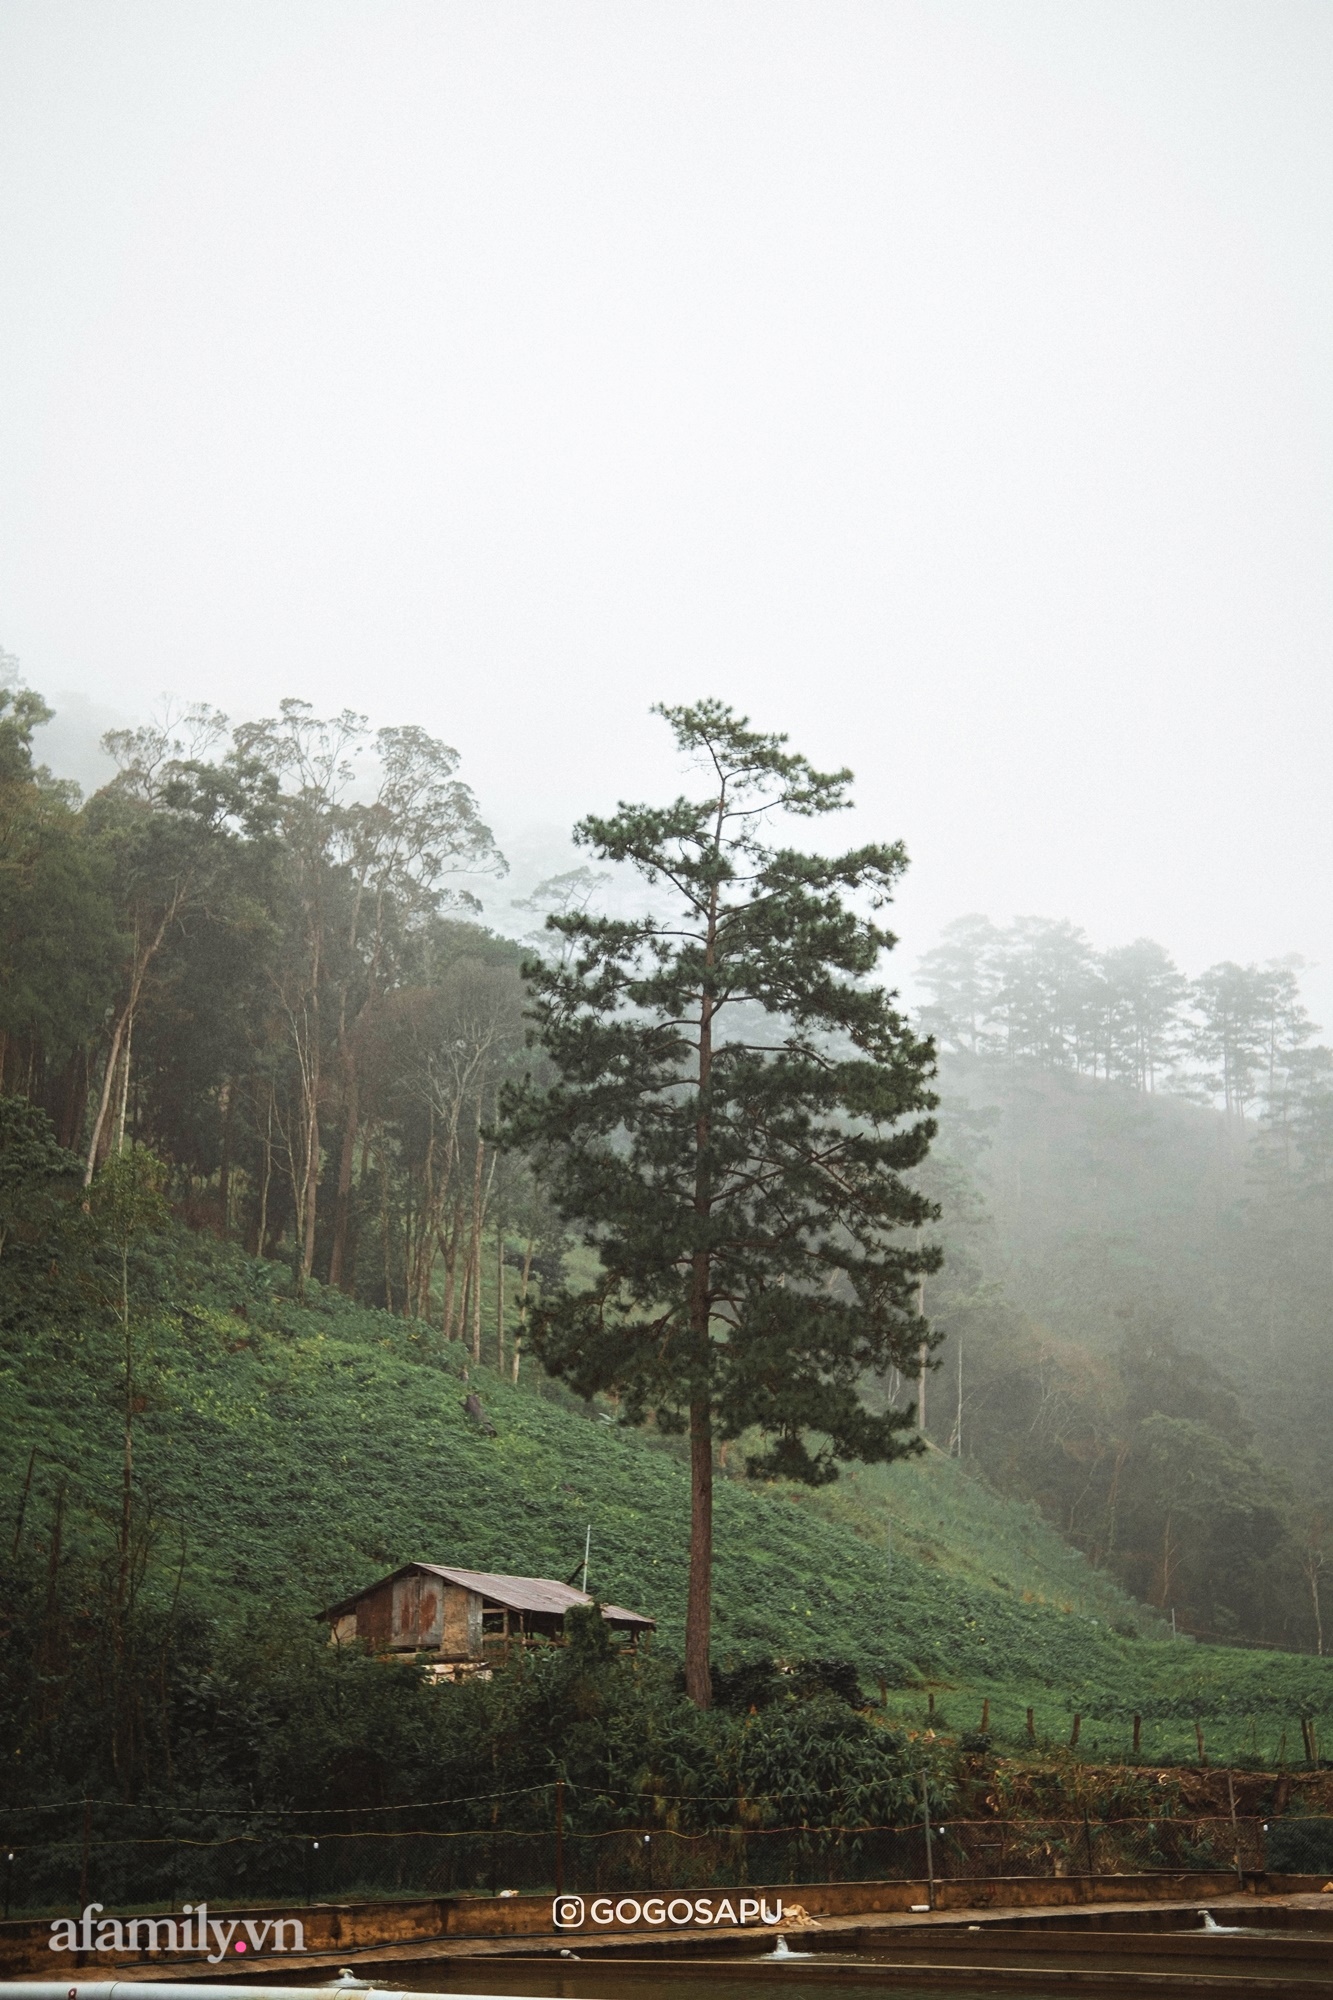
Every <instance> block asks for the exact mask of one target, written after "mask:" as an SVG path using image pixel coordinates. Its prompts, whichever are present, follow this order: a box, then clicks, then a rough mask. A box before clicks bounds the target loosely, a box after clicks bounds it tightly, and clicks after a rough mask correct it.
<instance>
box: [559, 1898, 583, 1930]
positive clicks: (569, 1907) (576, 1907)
mask: <svg viewBox="0 0 1333 2000" xmlns="http://www.w3.org/2000/svg"><path fill="white" fill-rule="evenodd" d="M551 1916H552V1919H553V1920H554V1923H555V1927H556V1929H557V1930H558V1931H576V1930H577V1929H578V1928H579V1926H580V1924H581V1923H582V1922H583V1898H582V1896H557V1897H556V1899H555V1902H554V1903H553V1904H552V1905H551Z"/></svg>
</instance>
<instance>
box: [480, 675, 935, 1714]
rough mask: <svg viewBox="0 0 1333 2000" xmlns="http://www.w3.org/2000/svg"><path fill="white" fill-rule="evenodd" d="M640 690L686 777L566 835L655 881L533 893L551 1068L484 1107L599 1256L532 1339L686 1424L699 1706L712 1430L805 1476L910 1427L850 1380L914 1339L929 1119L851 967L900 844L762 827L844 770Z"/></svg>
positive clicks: (884, 1443)
mask: <svg viewBox="0 0 1333 2000" xmlns="http://www.w3.org/2000/svg"><path fill="white" fill-rule="evenodd" d="M657 712H658V713H659V714H661V715H662V716H663V717H664V718H665V720H666V722H667V723H668V725H669V726H670V728H671V730H672V732H673V734H674V736H675V739H676V744H677V747H678V748H679V750H680V751H681V752H682V753H683V754H684V755H685V756H686V757H687V758H689V759H690V761H691V763H692V764H693V765H694V766H695V767H696V768H697V769H698V771H699V773H700V783H699V785H698V788H697V789H696V790H695V791H694V792H693V793H692V795H690V796H681V797H678V798H676V799H675V800H673V801H672V802H671V803H669V804H667V805H664V806H651V805H623V804H622V805H621V806H620V807H619V809H618V810H617V811H616V812H615V813H614V814H613V815H612V816H611V817H609V818H605V819H604V818H599V817H590V818H588V819H585V820H584V821H582V822H581V824H580V825H579V826H578V827H577V828H576V830H575V838H576V840H577V841H578V842H579V844H580V845H581V846H583V847H585V848H587V849H590V850H591V851H592V852H593V853H594V854H595V855H596V856H598V857H599V858H600V859H602V860H603V861H606V862H610V863H612V864H617V865H626V864H627V865H628V866H629V867H631V868H634V869H636V870H637V871H638V873H639V874H640V875H641V876H642V877H643V879H644V881H645V883H646V884H647V885H648V887H649V888H650V889H651V890H652V891H653V892H655V899H656V897H660V899H661V907H660V908H659V909H658V910H657V911H655V912H654V913H653V914H647V915H644V916H642V917H639V918H634V919H626V920H616V919H612V918H609V917H599V916H596V915H593V914H592V913H590V912H589V911H588V910H586V909H582V908H578V907H574V908H571V909H568V910H566V911H564V912H563V913H553V914H552V915H551V916H550V917H548V920H547V922H548V928H549V929H550V930H552V931H553V932H554V933H556V934H557V936H558V937H560V938H561V939H563V941H564V944H565V946H566V947H567V949H565V950H563V951H561V952H558V953H555V954H552V955H551V956H550V957H548V958H546V959H543V960H537V961H534V962H533V963H532V964H531V965H530V966H529V968H528V970H529V977H530V979H531V982H532V987H533V992H534V1022H535V1035H536V1038H537V1039H538V1041H539V1042H540V1044H541V1046H542V1048H543V1050H544V1052H545V1054H546V1057H547V1058H548V1059H549V1062H550V1064H551V1065H552V1069H553V1073H554V1081H553V1082H551V1083H550V1084H549V1085H547V1086H546V1087H541V1086H539V1085H538V1084H536V1083H535V1082H534V1083H529V1085H528V1086H527V1087H526V1089H521V1090H516V1091H512V1092H511V1093H510V1094H509V1096H508V1099H507V1122H506V1127H505V1133H506V1137H507V1140H508V1142H509V1143H511V1144H516V1145H524V1146H528V1147H531V1148H533V1149H534V1151H535V1154H536V1159H537V1164H538V1168H539V1171H541V1172H543V1174H544V1175H545V1177H546V1180H547V1185H548V1186H549V1188H550V1190H551V1193H552V1197H553V1199H554V1201H555V1204H556V1207H557V1209H558V1210H559V1212H560V1213H561V1215H562V1216H563V1217H564V1218H565V1219H566V1220H567V1221H569V1222H570V1223H573V1224H575V1225H577V1226H578V1227H579V1228H580V1229H581V1231H582V1234H583V1237H584V1240H585V1242H586V1244H587V1245H588V1246H589V1247H591V1248H592V1249H593V1250H595V1252H596V1253H597V1256H598V1258H599V1260H600V1270H599V1272H598V1275H597V1276H596V1277H595V1279H593V1281H592V1282H590V1283H589V1284H587V1285H585V1286H575V1285H568V1284H566V1285H563V1286H557V1287H554V1288H553V1290H552V1291H550V1292H548V1293H547V1294H546V1295H545V1296H544V1297H543V1299H542V1300H541V1302H540V1304H539V1305H538V1307H537V1309H536V1310H535V1312H534V1313H533V1315H532V1322H531V1326H532V1342H533V1345H534V1346H535V1348H536V1350H537V1352H538V1354H539V1356H540V1358H541V1360H542V1361H543V1362H544V1364H545V1366H546V1367H547V1369H548V1370H549V1371H551V1372H552V1373H554V1374H555V1375H557V1376H560V1377H563V1378H564V1379H565V1380H566V1381H568V1382H569V1383H570V1384H571V1385H572V1386H573V1387H574V1388H575V1389H576V1390H577V1391H578V1392H579V1393H581V1394H583V1395H585V1396H591V1395H593V1394H594V1393H596V1392H598V1391H613V1392H615V1393H616V1394H618V1395H619V1397H620V1398H621V1399H622V1409H623V1414H624V1417H625V1419H626V1421H629V1422H643V1421H645V1420H646V1419H648V1417H649V1416H650V1414H651V1416H652V1417H653V1418H654V1419H655V1421H656V1423H657V1425H658V1426H659V1428H661V1429H662V1430H665V1431H675V1432H688V1435H689V1441H690V1465H691V1536H690V1570H689V1601H688V1610H687V1621H686V1661H685V1672H686V1686H687V1688H688V1691H689V1693H690V1695H691V1697H692V1699H693V1700H694V1701H695V1702H696V1703H698V1704H699V1705H700V1706H705V1707H706V1706H707V1705H708V1704H709V1701H710V1698H711V1678H710V1666H709V1628H710V1614H711V1575H712V1538H713V1455H714V1445H715V1442H717V1441H719V1440H728V1439H734V1438H739V1437H740V1436H741V1435H742V1434H744V1433H747V1432H748V1433H753V1434H755V1435H756V1437H757V1440H758V1442H757V1444H756V1448H755V1450H754V1451H753V1452H752V1453H751V1455H750V1457H749V1459H748V1461H747V1463H748V1469H749V1471H750V1472H751V1473H752V1474H754V1475H759V1476H768V1477H777V1476H781V1477H786V1478H792V1479H797V1480H801V1481H805V1482H808V1483H811V1484H820V1483H822V1482H824V1481H826V1480H829V1479H832V1478H835V1477H836V1476H837V1465H838V1461H839V1460H844V1459H863V1460H872V1461H884V1460H888V1459H892V1458H895V1457H898V1456H900V1455H903V1454H905V1453H906V1452H909V1451H911V1450H913V1449H916V1448H919V1439H918V1438H917V1435H916V1432H915V1429H914V1417H913V1413H912V1412H911V1411H902V1410H895V1409H892V1408H890V1409H885V1410H880V1411H875V1412H872V1410H871V1409H869V1408H868V1407H867V1406H866V1403H865V1401H864V1399H863V1394H862V1388H863V1385H864V1384H865V1383H866V1381H867V1380H868V1378H870V1377H872V1376H875V1375H882V1374H884V1373H886V1372H887V1371H888V1370H889V1369H890V1368H892V1367H897V1368H898V1369H899V1370H900V1371H902V1372H904V1373H907V1374H911V1375H916V1374H917V1373H918V1372H919V1369H920V1367H921V1365H922V1359H923V1348H924V1347H925V1346H927V1345H928V1344H929V1343H930V1340H931V1336H930V1334H929V1330H928V1327H927V1325H926V1322H925V1320H924V1319H923V1318H922V1316H921V1314H920V1311H919V1309H918V1300H919V1286H920V1283H921V1280H922V1278H923V1275H924V1274H925V1273H926V1272H928V1271H932V1270H934V1269H936V1268H938V1264H939V1261H940V1259H939V1252H938V1250H937V1249H936V1248H935V1247H934V1246H932V1245H930V1244H928V1243H926V1242H925V1241H924V1240H923V1239H922V1237H921V1235H920V1231H921V1230H922V1228H923V1226H924V1225H925V1224H927V1223H928V1222H929V1221H930V1220H931V1219H932V1217H933V1215H934V1209H933V1207H932V1204H931V1203H930V1202H929V1200H928V1199H927V1198H926V1197H925V1196H924V1195H922V1194H921V1193H919V1192H918V1191H916V1190H915V1189H913V1188H912V1187H911V1186H910V1185H909V1182H908V1180H907V1179H906V1178H905V1176H906V1174H907V1173H908V1171H909V1170H910V1169H911V1168H913V1167H915V1166H916V1165H917V1164H918V1163H919V1162H920V1161H921V1160H922V1159H923V1157H924V1156H925V1153H926V1151H927V1148H928V1146H929V1143H930V1139H931V1137H932V1135H933V1132H934V1125H933V1123H932V1121H931V1119H930V1118H929V1116H928V1115H927V1114H928V1113H929V1112H930V1110H931V1109H932V1108H933V1106H934V1103H935V1099H934V1097H933V1095H932V1094H931V1092H930V1089H929V1079H930V1077H931V1075H932V1073H933V1067H934V1051H933V1047H932V1045H931V1044H930V1042H928V1041H925V1040H922V1039H920V1038H918V1037H917V1036H916V1035H915V1034H914V1033H913V1031H912V1030H911V1028H910V1027H909V1026H908V1024H907V1022H906V1021H905V1020H904V1019H903V1017H902V1016H901V1015H900V1014H899V1013H898V1012H897V1011H896V1010H895V1008H894V1005H893V998H894V996H893V995H892V994H890V993H888V992H886V991H885V989H884V988H883V987H882V986H881V985H880V984H879V983H878V978H877V975H878V973H879V971H880V966H881V962H882V959H883V957H884V954H885V953H886V952H887V951H888V950H889V949H890V948H891V947H892V945H893V944H894V942H895V940H894V938H893V937H892V935H891V934H890V933H889V932H888V931H887V930H885V929H883V928H882V927H881V926H880V924H879V923H878V922H877V921H876V916H877V913H878V911H879V910H880V909H881V908H882V907H883V906H884V905H885V904H886V903H887V902H888V901H889V899H890V897H891V895H892V893H893V889H894V886H895V884H896V883H897V881H898V878H899V876H900V875H901V874H902V872H903V870H904V868H905V867H906V855H905V854H904V851H903V849H902V847H901V845H896V844H895V845H892V846H884V845H873V846H863V847H858V848H854V849H852V850H851V851H849V852H846V853H842V854H836V855H831V856H829V855H824V854H819V853H811V852H802V851H800V850H798V849H796V848H794V847H791V846H787V845H784V844H779V826H780V823H781V822H783V821H785V820H787V819H790V818H796V819H817V818H822V817H823V816H825V815H827V814H830V813H835V812H838V811H840V810H842V809H844V808H845V807H846V806H848V805H849V804H850V799H849V796H848V787H849V785H850V782H851V774H850V772H848V771H836V772H831V773H829V772H821V771H817V770H816V769H814V767H813V766H812V765H811V764H810V763H809V762H808V761H807V760H806V759H805V758H804V757H802V756H799V755H796V754H795V753H793V752H791V751H789V750H788V749H787V748H786V747H785V745H786V738H785V737H782V736H774V735H761V734H759V733H757V732H756V731H753V730H752V729H751V728H750V727H749V724H748V721H747V720H746V719H745V718H744V717H740V716H737V715H736V714H734V713H733V711H732V710H731V709H729V708H727V707H725V706H724V705H723V704H721V703H719V702H715V701H705V702H701V703H699V704H698V705H697V706H695V707H678V708H662V709H659V710H658V711H657ZM775 822H777V823H779V825H775Z"/></svg>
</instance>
